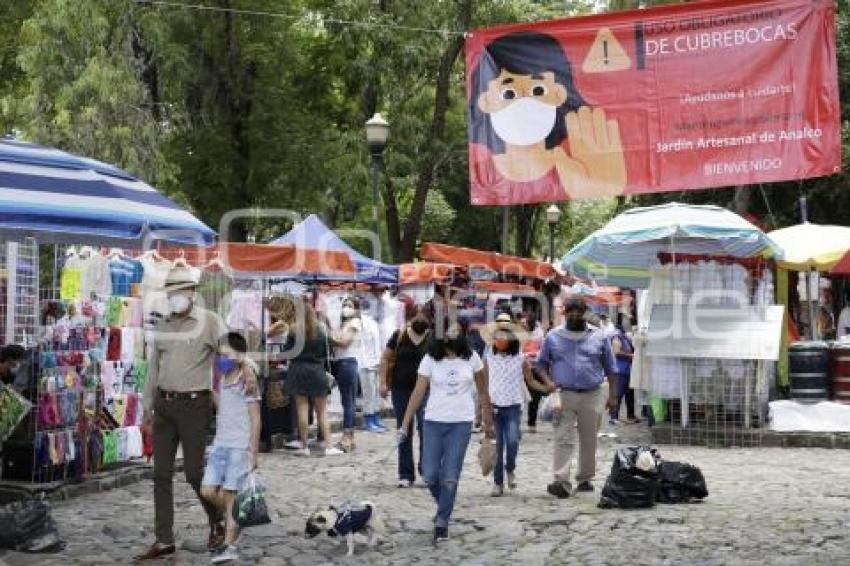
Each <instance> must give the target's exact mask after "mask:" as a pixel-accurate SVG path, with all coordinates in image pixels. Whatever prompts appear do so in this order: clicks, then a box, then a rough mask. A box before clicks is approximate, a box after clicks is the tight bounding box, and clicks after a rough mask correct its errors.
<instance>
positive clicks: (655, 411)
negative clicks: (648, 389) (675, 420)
mask: <svg viewBox="0 0 850 566" xmlns="http://www.w3.org/2000/svg"><path fill="white" fill-rule="evenodd" d="M649 406H650V409H651V410H652V418H653V419H655V422H656V423H663V422H664V421H666V420H667V401H665V400H664V399H662V398H661V397H652V398H651V399H650V400H649Z"/></svg>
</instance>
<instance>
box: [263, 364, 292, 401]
mask: <svg viewBox="0 0 850 566" xmlns="http://www.w3.org/2000/svg"><path fill="white" fill-rule="evenodd" d="M265 398H266V407H268V408H269V409H272V410H275V409H282V408H284V407H286V406H287V405H288V404H289V397H287V395H286V392H285V391H284V380H283V379H275V375H274V373H272V374H271V375H270V376H269V380H268V381H267V382H266V395H265Z"/></svg>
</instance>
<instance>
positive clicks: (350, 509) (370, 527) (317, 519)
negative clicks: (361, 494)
mask: <svg viewBox="0 0 850 566" xmlns="http://www.w3.org/2000/svg"><path fill="white" fill-rule="evenodd" d="M382 525H383V522H382V521H380V520H379V519H378V517H377V516H376V514H375V506H374V504H372V503H370V502H368V501H362V502H360V503H358V504H356V505H354V504H351V503H345V504H344V505H342V506H341V507H335V506H334V505H330V506H329V507H328V508H327V509H319V510H318V511H316V512H315V513H313V514H312V515H310V517H309V518H308V519H307V526H306V527H305V529H304V535H305V536H306V537H309V538H313V537H315V536H317V535H320V534H322V533H327V535H328V536H329V537H345V538H346V542H347V543H348V556H352V555H353V554H354V545H355V543H357V542H359V543H361V544H367V545H368V546H369V548H374V547H375V545H377V544H378V532H379V531H381V530H382Z"/></svg>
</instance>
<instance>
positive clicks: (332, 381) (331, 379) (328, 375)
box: [325, 332, 336, 391]
mask: <svg viewBox="0 0 850 566" xmlns="http://www.w3.org/2000/svg"><path fill="white" fill-rule="evenodd" d="M325 381H326V382H327V385H328V391H330V390H331V389H333V388H334V387H336V377H335V376H334V374H333V373H332V372H331V345H330V340H328V334H327V332H326V333H325Z"/></svg>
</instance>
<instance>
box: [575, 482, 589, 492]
mask: <svg viewBox="0 0 850 566" xmlns="http://www.w3.org/2000/svg"><path fill="white" fill-rule="evenodd" d="M576 491H587V492H591V491H593V485H592V484H591V483H590V482H589V481H583V482H580V483H579V484H578V487H576Z"/></svg>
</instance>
